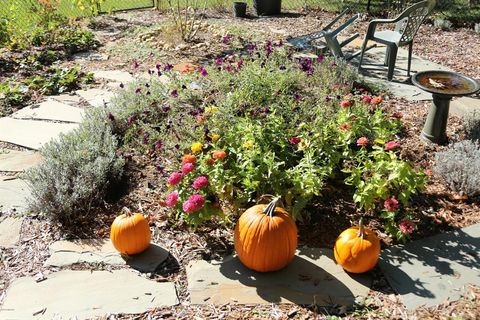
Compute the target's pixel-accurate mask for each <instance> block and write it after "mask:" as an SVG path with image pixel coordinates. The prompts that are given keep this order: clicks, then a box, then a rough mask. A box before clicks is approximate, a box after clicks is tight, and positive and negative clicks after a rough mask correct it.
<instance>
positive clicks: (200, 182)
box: [192, 176, 208, 190]
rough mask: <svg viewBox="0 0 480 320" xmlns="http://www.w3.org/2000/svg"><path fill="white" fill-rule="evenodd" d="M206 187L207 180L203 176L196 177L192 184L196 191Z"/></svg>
mask: <svg viewBox="0 0 480 320" xmlns="http://www.w3.org/2000/svg"><path fill="white" fill-rule="evenodd" d="M206 186H208V178H207V177H205V176H201V177H198V178H197V179H195V181H193V184H192V187H193V188H194V189H196V190H198V189H202V188H205V187H206Z"/></svg>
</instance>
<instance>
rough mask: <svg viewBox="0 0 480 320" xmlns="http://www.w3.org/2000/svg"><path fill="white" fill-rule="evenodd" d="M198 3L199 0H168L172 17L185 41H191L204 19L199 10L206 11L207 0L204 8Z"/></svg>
mask: <svg viewBox="0 0 480 320" xmlns="http://www.w3.org/2000/svg"><path fill="white" fill-rule="evenodd" d="M198 3H199V0H184V1H180V0H168V6H169V8H170V14H171V18H172V19H173V21H174V23H175V25H176V26H177V29H178V31H179V32H180V35H181V36H182V39H183V41H185V42H191V41H192V40H193V39H194V38H195V36H196V34H197V32H198V30H199V28H200V23H201V21H202V20H203V18H202V16H201V15H200V14H199V12H198V11H199V10H203V11H205V8H206V6H207V1H204V3H203V9H201V8H200V6H199V4H198Z"/></svg>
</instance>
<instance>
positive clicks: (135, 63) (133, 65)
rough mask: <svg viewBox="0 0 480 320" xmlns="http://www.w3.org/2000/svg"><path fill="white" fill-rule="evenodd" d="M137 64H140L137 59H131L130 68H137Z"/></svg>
mask: <svg viewBox="0 0 480 320" xmlns="http://www.w3.org/2000/svg"><path fill="white" fill-rule="evenodd" d="M139 66H140V64H139V63H138V61H137V60H133V63H132V68H133V69H138V67H139Z"/></svg>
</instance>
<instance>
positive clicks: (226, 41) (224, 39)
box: [222, 36, 230, 44]
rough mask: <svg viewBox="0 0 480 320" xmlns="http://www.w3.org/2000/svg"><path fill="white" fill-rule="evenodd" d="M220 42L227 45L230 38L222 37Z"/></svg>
mask: <svg viewBox="0 0 480 320" xmlns="http://www.w3.org/2000/svg"><path fill="white" fill-rule="evenodd" d="M222 42H223V43H224V44H229V43H230V37H229V36H223V38H222Z"/></svg>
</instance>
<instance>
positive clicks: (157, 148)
mask: <svg viewBox="0 0 480 320" xmlns="http://www.w3.org/2000/svg"><path fill="white" fill-rule="evenodd" d="M162 147H163V143H162V140H157V142H155V150H160V149H162Z"/></svg>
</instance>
